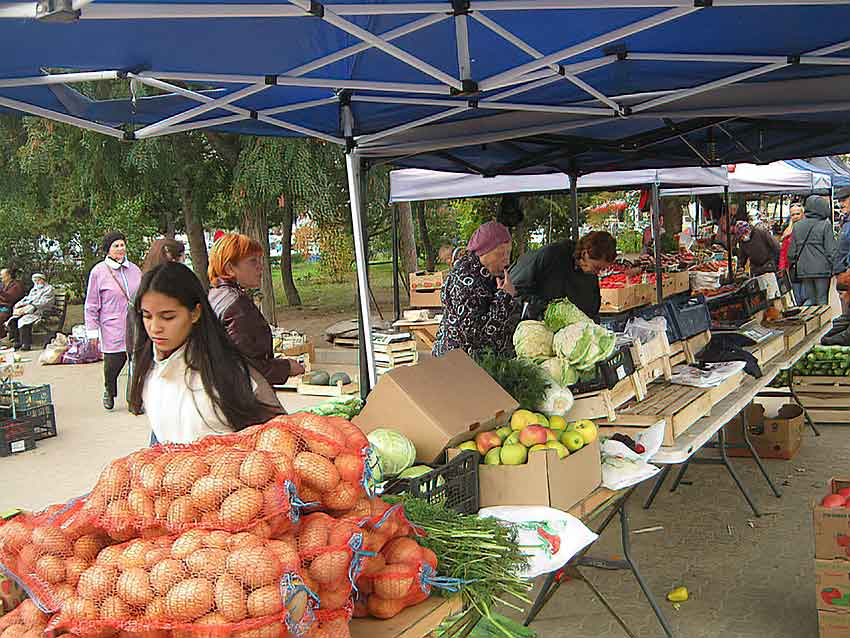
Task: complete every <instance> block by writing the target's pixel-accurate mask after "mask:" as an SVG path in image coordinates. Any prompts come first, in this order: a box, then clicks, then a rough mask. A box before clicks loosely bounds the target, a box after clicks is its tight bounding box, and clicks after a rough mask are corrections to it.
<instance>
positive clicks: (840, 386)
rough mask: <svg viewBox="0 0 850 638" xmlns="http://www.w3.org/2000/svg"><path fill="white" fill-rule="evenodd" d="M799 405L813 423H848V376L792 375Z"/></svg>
mask: <svg viewBox="0 0 850 638" xmlns="http://www.w3.org/2000/svg"><path fill="white" fill-rule="evenodd" d="M793 383H794V391H795V392H796V394H797V398H798V400H799V401H800V405H801V406H803V407H804V408H806V411H807V412H808V413H809V416H810V417H811V419H812V421H814V422H815V423H841V424H844V425H846V424H848V423H850V377H797V376H795V377H794V382H793Z"/></svg>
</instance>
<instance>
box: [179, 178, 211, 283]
mask: <svg viewBox="0 0 850 638" xmlns="http://www.w3.org/2000/svg"><path fill="white" fill-rule="evenodd" d="M182 201H183V221H184V223H185V224H186V235H188V237H189V254H190V255H191V256H192V268H193V270H194V271H195V274H196V275H197V276H198V279H200V280H201V284H202V285H203V286H204V289H206V288H209V287H210V279H209V277H208V276H207V268H208V267H209V255H208V254H207V240H206V238H205V237H204V226H203V224H201V223H200V222H198V219H197V217H196V216H195V207H194V202H193V199H192V188H191V187H190V186H188V185H186V186H184V187H183V193H182Z"/></svg>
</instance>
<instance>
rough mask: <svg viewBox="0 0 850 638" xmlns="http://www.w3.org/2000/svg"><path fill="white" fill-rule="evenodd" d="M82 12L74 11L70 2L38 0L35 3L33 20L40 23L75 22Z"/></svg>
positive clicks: (69, 0)
mask: <svg viewBox="0 0 850 638" xmlns="http://www.w3.org/2000/svg"><path fill="white" fill-rule="evenodd" d="M81 14H82V12H81V11H80V10H79V9H74V3H73V1H72V0H38V2H36V3H35V19H36V20H40V21H42V22H61V23H69V22H77V21H79V19H80V15H81Z"/></svg>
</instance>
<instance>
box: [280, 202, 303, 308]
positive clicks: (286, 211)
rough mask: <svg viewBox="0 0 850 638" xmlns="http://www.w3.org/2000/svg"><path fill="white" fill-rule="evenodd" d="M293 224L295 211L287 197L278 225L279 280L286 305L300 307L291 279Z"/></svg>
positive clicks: (299, 299) (296, 291) (298, 297)
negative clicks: (279, 236) (280, 221)
mask: <svg viewBox="0 0 850 638" xmlns="http://www.w3.org/2000/svg"><path fill="white" fill-rule="evenodd" d="M294 223H295V211H294V207H293V206H292V203H291V201H290V198H289V197H285V198H284V204H283V222H282V223H281V225H280V235H281V241H280V251H281V254H280V279H281V282H282V283H283V292H284V294H285V295H286V305H288V306H300V305H301V296H300V295H299V294H298V288H296V287H295V280H294V279H293V278H292V226H293V224H294Z"/></svg>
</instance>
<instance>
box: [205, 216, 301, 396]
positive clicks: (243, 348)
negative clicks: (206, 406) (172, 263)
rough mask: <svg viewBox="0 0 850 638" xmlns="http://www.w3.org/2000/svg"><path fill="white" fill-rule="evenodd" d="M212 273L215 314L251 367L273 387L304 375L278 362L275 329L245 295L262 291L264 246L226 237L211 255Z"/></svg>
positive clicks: (290, 364) (296, 366)
mask: <svg viewBox="0 0 850 638" xmlns="http://www.w3.org/2000/svg"><path fill="white" fill-rule="evenodd" d="M208 273H209V277H210V285H211V286H212V288H211V289H210V293H209V298H210V305H211V306H212V309H213V312H214V313H215V314H216V316H217V317H218V318H219V320H220V321H221V322H222V323H223V324H224V328H225V330H227V334H228V336H229V337H230V339H231V340H232V341H233V343H234V344H236V347H237V348H238V349H239V351H240V352H241V353H242V355H243V356H244V357H245V358H246V359H247V360H248V363H249V364H250V365H251V367H253V368H254V369H256V370H257V371H258V372H259V373H260V374H262V375H263V376H264V377H265V378H266V381H268V382H269V384H270V385H273V386H275V385H282V384H284V383H286V380H287V379H288V378H289V377H294V376H298V375H299V374H303V373H304V368H303V367H302V366H301V364H300V363H298V362H297V361H293V360H292V359H276V358H275V356H274V347H273V341H272V331H271V328H270V327H269V324H268V322H267V321H266V319H265V317H263V314H262V313H261V312H260V310H259V308H257V306H256V305H254V302H253V300H252V299H251V298H250V297H249V296H248V295H247V294H246V293H245V289H246V288H259V287H260V281H261V279H262V276H263V249H262V247H261V246H260V244H259V243H258V242H256V241H254V240H253V239H251V238H250V237H246V236H245V235H237V234H233V233H231V234H227V235H224V236H223V237H221V238H220V239H219V240H218V241H217V242H216V243H215V245H214V246H213V249H212V251H211V252H210V265H209V270H208Z"/></svg>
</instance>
